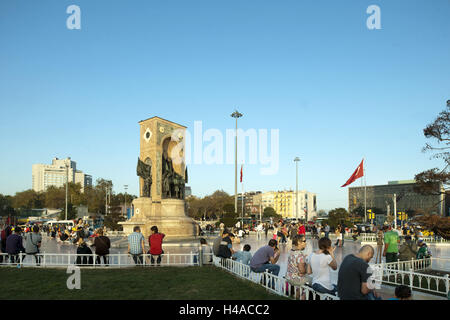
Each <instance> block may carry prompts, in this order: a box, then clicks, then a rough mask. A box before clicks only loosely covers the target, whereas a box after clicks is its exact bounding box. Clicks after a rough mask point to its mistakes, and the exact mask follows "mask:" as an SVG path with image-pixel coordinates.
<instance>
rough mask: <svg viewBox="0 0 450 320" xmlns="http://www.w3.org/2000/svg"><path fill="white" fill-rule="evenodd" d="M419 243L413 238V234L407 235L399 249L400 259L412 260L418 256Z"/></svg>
mask: <svg viewBox="0 0 450 320" xmlns="http://www.w3.org/2000/svg"><path fill="white" fill-rule="evenodd" d="M417 251H418V248H417V244H416V243H414V242H413V241H412V239H411V236H405V242H403V244H402V245H401V246H400V248H399V249H398V259H399V260H400V261H411V260H413V259H416V258H417Z"/></svg>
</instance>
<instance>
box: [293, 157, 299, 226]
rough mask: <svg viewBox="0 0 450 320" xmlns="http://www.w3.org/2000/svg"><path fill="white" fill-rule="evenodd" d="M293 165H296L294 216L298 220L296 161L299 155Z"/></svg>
mask: <svg viewBox="0 0 450 320" xmlns="http://www.w3.org/2000/svg"><path fill="white" fill-rule="evenodd" d="M294 161H295V166H296V174H295V218H297V220H298V162H299V161H300V158H299V157H295V159H294Z"/></svg>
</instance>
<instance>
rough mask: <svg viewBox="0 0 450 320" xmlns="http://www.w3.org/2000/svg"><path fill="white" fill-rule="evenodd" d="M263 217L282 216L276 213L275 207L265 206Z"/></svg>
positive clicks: (278, 217) (279, 217)
mask: <svg viewBox="0 0 450 320" xmlns="http://www.w3.org/2000/svg"><path fill="white" fill-rule="evenodd" d="M263 217H264V218H277V219H281V218H282V216H281V215H279V214H277V213H276V211H275V209H274V208H272V207H265V208H264V211H263Z"/></svg>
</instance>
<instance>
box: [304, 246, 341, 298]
mask: <svg viewBox="0 0 450 320" xmlns="http://www.w3.org/2000/svg"><path fill="white" fill-rule="evenodd" d="M334 250H335V247H332V246H331V240H330V239H328V238H321V239H319V250H317V251H316V252H313V253H311V254H310V255H309V257H308V259H307V262H308V265H307V271H308V274H311V275H312V278H313V279H312V288H313V289H314V290H315V291H317V292H320V293H328V294H333V295H335V294H336V290H337V287H336V285H335V284H332V283H331V278H330V269H332V270H336V269H337V262H336V259H335V258H334Z"/></svg>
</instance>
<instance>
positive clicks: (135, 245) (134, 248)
mask: <svg viewBox="0 0 450 320" xmlns="http://www.w3.org/2000/svg"><path fill="white" fill-rule="evenodd" d="M142 241H144V236H143V235H142V233H140V232H133V233H132V234H130V235H129V236H128V244H129V245H130V253H131V254H139V253H142V251H143V248H142Z"/></svg>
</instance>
